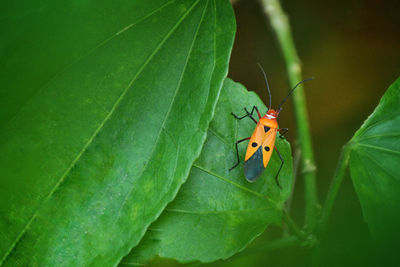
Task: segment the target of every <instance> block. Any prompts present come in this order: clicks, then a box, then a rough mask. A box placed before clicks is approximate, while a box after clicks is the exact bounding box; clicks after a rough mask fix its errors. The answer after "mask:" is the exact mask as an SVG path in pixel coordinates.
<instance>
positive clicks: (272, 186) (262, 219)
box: [122, 79, 293, 263]
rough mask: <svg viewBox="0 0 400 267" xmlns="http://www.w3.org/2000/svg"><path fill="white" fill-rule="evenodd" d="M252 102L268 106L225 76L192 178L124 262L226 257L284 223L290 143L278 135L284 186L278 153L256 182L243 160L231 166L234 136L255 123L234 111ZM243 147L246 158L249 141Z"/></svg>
mask: <svg viewBox="0 0 400 267" xmlns="http://www.w3.org/2000/svg"><path fill="white" fill-rule="evenodd" d="M253 105H257V106H258V107H259V109H260V111H261V112H263V111H265V110H266V107H265V106H264V104H263V103H262V102H261V100H260V99H259V98H258V97H257V96H256V95H255V94H254V93H252V92H248V91H247V90H246V89H245V88H244V87H243V86H242V85H240V84H238V83H235V82H233V81H231V80H229V79H226V80H225V82H224V87H223V89H222V92H221V96H220V98H219V101H218V104H217V108H216V112H215V115H214V118H213V120H212V122H211V125H210V128H209V129H208V135H207V140H206V143H205V145H204V147H203V150H202V152H201V155H200V157H199V159H198V160H197V161H196V162H195V163H194V165H193V167H192V170H191V172H190V176H189V179H188V180H187V182H186V183H185V184H184V185H183V186H182V188H181V190H180V191H179V194H178V195H177V197H176V198H175V200H174V201H173V202H172V203H171V204H169V205H168V206H167V208H166V209H165V210H164V212H163V213H162V215H161V216H160V218H159V219H158V220H157V221H156V222H155V223H153V224H152V225H151V226H150V228H149V229H148V231H147V233H146V235H145V237H144V238H143V239H142V241H141V242H140V244H139V246H138V247H136V248H134V249H133V250H132V252H131V254H130V255H129V256H127V257H126V258H125V259H124V260H123V261H122V263H140V262H143V261H146V260H149V259H151V258H152V257H153V256H154V255H159V256H161V257H165V258H173V259H176V260H178V261H181V262H189V261H195V260H198V261H202V262H210V261H214V260H217V259H226V258H228V257H230V256H232V255H233V254H235V253H237V252H238V251H240V250H242V249H243V248H245V247H246V246H247V245H248V244H249V243H250V242H251V241H252V240H253V239H254V238H255V237H257V236H258V235H260V234H261V233H262V232H263V231H264V230H265V228H266V227H267V226H268V225H269V224H276V225H280V224H281V216H282V208H283V206H284V202H285V201H286V200H287V199H288V197H289V195H290V191H291V187H292V184H293V170H292V158H291V152H290V145H289V143H288V142H286V141H285V140H283V139H280V138H277V144H276V145H277V147H278V149H279V151H280V152H281V154H282V156H283V158H284V159H285V164H284V167H283V169H282V171H281V173H280V175H279V180H280V184H281V185H282V187H283V190H281V189H279V187H278V186H277V184H276V181H275V179H274V177H275V175H276V173H277V170H278V168H279V166H280V160H279V157H278V155H277V154H276V153H274V154H273V156H272V157H271V161H270V163H269V164H268V166H267V168H266V170H265V171H264V173H263V175H262V176H261V177H260V178H259V180H257V182H255V183H249V182H247V181H246V179H245V178H244V174H243V164H240V165H239V167H237V168H236V169H234V170H232V171H231V172H229V171H228V169H229V168H230V167H232V166H233V165H234V164H235V162H236V153H235V150H234V147H235V146H234V143H235V141H236V140H237V139H241V138H244V137H247V136H250V135H251V133H252V131H253V130H254V126H255V124H254V122H253V121H251V119H244V120H241V121H237V120H236V119H234V118H233V116H232V115H231V114H230V113H231V112H235V113H236V114H243V113H244V110H243V107H247V108H248V109H249V108H251V107H252V106H253ZM239 148H240V155H241V158H242V159H243V157H244V154H245V150H246V148H247V144H240V145H239Z"/></svg>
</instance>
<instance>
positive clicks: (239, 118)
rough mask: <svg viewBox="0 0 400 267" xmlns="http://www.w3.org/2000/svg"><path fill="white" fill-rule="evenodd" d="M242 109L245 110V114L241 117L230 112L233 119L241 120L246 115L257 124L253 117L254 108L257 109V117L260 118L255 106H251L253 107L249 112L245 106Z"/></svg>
mask: <svg viewBox="0 0 400 267" xmlns="http://www.w3.org/2000/svg"><path fill="white" fill-rule="evenodd" d="M244 110H245V111H246V115H244V116H242V117H239V116H237V115H236V114H234V113H233V112H231V114H232V116H233V117H235V119H237V120H241V119H244V118H246V117H250V119H252V120H253V121H254V122H255V123H256V124H257V121H256V120H255V119H254V118H253V112H254V110H256V111H257V115H258V118H259V119H260V118H261V115H260V112H259V111H258V108H257V106H253V109H252V110H251V112H249V111H248V110H247V108H244Z"/></svg>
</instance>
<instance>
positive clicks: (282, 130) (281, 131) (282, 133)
mask: <svg viewBox="0 0 400 267" xmlns="http://www.w3.org/2000/svg"><path fill="white" fill-rule="evenodd" d="M288 131H289V129H288V128H280V129H278V132H279V134H280V135H279V138H282V139H283V138H284V137H283V136H284V135H285V134H286V133H287V132H288Z"/></svg>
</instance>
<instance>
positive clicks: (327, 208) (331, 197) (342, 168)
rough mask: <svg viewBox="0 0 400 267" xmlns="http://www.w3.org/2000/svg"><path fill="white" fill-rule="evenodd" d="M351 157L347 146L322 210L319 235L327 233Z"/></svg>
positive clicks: (344, 148) (341, 156)
mask: <svg viewBox="0 0 400 267" xmlns="http://www.w3.org/2000/svg"><path fill="white" fill-rule="evenodd" d="M349 157H350V147H349V145H345V146H344V147H343V148H342V152H341V154H340V157H339V162H338V165H337V167H336V171H335V175H334V176H333V180H332V183H331V185H330V187H329V191H328V194H327V196H326V200H325V203H324V206H323V208H322V212H321V216H320V219H319V221H318V225H317V229H316V233H317V235H320V234H322V233H323V232H325V229H326V226H327V223H328V219H329V216H330V214H331V212H332V207H333V204H334V202H335V199H336V195H337V193H338V192H339V188H340V185H341V184H342V181H343V178H344V176H345V174H346V169H347V165H348V163H349Z"/></svg>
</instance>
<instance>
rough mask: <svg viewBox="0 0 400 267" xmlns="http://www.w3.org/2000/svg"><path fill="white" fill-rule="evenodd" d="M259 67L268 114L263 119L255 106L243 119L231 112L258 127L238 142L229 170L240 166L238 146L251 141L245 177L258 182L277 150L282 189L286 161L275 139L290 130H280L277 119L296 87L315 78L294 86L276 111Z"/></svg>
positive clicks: (245, 159)
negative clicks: (254, 115) (234, 158)
mask: <svg viewBox="0 0 400 267" xmlns="http://www.w3.org/2000/svg"><path fill="white" fill-rule="evenodd" d="M258 66H259V67H260V69H261V71H262V73H263V75H264V79H265V83H266V85H267V90H268V94H269V108H268V111H267V113H266V114H265V115H264V116H263V117H261V115H260V112H259V111H258V108H257V106H253V109H252V110H251V112H249V111H248V110H247V109H246V108H244V110H245V111H246V115H244V116H242V117H238V116H237V115H235V114H234V113H233V112H231V114H232V115H233V116H234V117H235V118H236V119H238V120H241V119H243V118H246V117H249V118H250V119H252V120H253V121H254V122H255V123H256V124H257V126H256V128H255V129H254V132H253V134H252V136H251V137H247V138H244V139H241V140H238V141H236V143H235V146H236V156H237V163H236V164H235V165H234V166H233V167H232V168H230V169H229V170H232V169H233V168H235V167H236V166H238V165H239V163H240V159H239V151H238V144H239V143H241V142H243V141H246V140H249V139H250V142H249V144H248V146H247V151H246V156H245V158H244V175H245V177H246V179H247V180H248V181H249V182H254V181H256V180H257V178H258V177H259V176H260V175H261V173H262V172H263V170H264V169H265V168H266V167H267V165H268V162H269V160H270V158H271V155H272V151H273V149H275V151H276V152H277V154H278V156H279V159H280V160H281V166H280V167H279V170H278V172H277V174H276V176H275V180H276V183H277V184H278V186H279V187H281V185H280V184H279V180H278V176H279V173H280V171H281V169H282V167H283V164H284V162H285V161H284V159H283V157H282V155H281V153H279V151H278V149H277V148H276V147H275V138H276V134H277V133H278V132H279V133H280V136H279V137H280V138H283V135H284V134H285V133H286V132H287V131H288V129H287V128H279V127H278V121H277V118H278V116H279V113H280V112H281V111H282V105H283V104H284V103H285V101H286V100H287V98H288V97H289V96H290V95H291V94H292V93H293V91H294V89H296V87H297V86H298V85H299V84H301V83H303V82H305V81H308V80H312V79H313V78H309V79H305V80H303V81H301V82H299V83H297V84H296V85H295V86H294V88H293V89H292V90H290V92H289V94H288V95H287V96H286V97H285V98H284V99H283V100H282V102H281V103H280V104H279V106H278V108H277V109H276V110H274V109H271V91H270V90H269V85H268V80H267V75H266V74H265V72H264V70H263V68H262V67H261V65H260V64H258ZM254 110H256V111H257V115H258V122H257V121H256V120H255V119H254V118H253V112H254Z"/></svg>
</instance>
